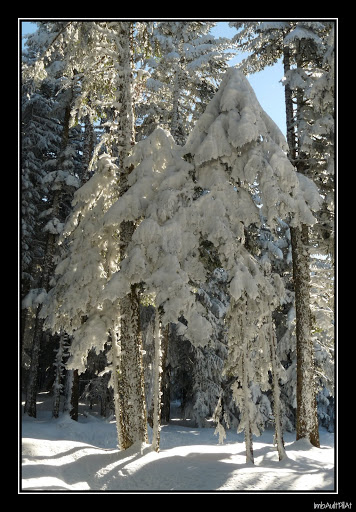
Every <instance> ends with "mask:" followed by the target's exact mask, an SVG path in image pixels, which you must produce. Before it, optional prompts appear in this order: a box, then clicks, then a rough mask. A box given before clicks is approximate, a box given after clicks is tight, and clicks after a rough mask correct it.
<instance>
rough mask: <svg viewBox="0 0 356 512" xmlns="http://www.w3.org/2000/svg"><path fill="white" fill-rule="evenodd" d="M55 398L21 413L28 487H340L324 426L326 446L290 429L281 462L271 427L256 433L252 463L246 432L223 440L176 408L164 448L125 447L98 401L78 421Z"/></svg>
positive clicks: (286, 489)
mask: <svg viewBox="0 0 356 512" xmlns="http://www.w3.org/2000/svg"><path fill="white" fill-rule="evenodd" d="M51 402H52V399H51V397H49V395H48V393H41V394H39V395H38V405H37V407H38V415H37V416H38V417H37V419H34V418H29V417H27V416H26V417H24V418H23V421H22V468H21V476H22V492H26V491H30V490H31V491H40V492H41V493H43V492H45V491H52V492H53V491H59V492H65V491H76V492H80V491H88V490H91V491H108V492H110V491H131V492H138V491H157V492H159V491H171V492H174V491H186V492H189V491H201V492H204V491H247V492H254V491H275V492H277V493H281V492H289V491H297V490H298V491H315V493H318V492H325V491H330V492H331V491H333V490H334V435H333V434H331V433H328V432H327V431H326V430H325V429H321V431H320V435H321V447H320V448H315V447H313V446H311V445H310V444H309V443H308V442H307V441H305V440H300V441H295V434H294V433H286V434H285V445H286V453H287V458H286V459H285V460H283V461H282V462H279V461H278V454H277V450H276V447H275V446H273V430H266V431H265V432H263V434H262V435H261V436H260V437H254V454H255V465H252V464H246V462H245V460H246V459H245V443H244V439H243V434H237V433H236V432H235V431H233V430H228V431H226V440H225V442H224V444H219V443H218V441H219V440H218V436H216V435H214V430H215V428H193V427H191V426H189V421H187V420H185V422H183V421H181V420H179V419H178V418H177V416H175V419H172V420H171V422H170V424H169V425H163V426H162V429H161V444H160V446H161V451H160V452H159V453H156V452H155V451H153V450H152V448H151V446H150V445H146V446H144V447H141V448H140V447H131V448H130V449H128V450H126V451H123V452H120V451H119V450H118V449H117V448H116V443H117V435H116V428H115V421H114V420H106V419H103V418H101V417H99V416H96V415H95V412H94V409H93V411H87V416H84V415H83V414H80V415H79V421H78V422H75V421H73V420H71V419H70V418H69V417H68V416H66V415H60V417H59V418H58V419H52V418H51V412H50V408H51ZM83 407H84V406H83V405H81V408H82V409H81V410H82V412H83ZM177 410H179V409H177ZM88 413H90V414H88ZM173 416H174V415H173ZM212 427H214V425H212ZM149 434H150V439H151V437H152V432H151V431H150V432H149ZM315 493H313V498H314V501H315V502H317V501H318V497H317V496H315Z"/></svg>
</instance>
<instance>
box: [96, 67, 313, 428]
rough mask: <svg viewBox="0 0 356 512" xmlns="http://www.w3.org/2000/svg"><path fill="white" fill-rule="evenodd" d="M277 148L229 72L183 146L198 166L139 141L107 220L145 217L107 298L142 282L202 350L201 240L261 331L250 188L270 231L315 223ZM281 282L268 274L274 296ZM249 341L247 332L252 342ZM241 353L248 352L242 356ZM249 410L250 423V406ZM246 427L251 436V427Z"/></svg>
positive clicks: (169, 145) (247, 91)
mask: <svg viewBox="0 0 356 512" xmlns="http://www.w3.org/2000/svg"><path fill="white" fill-rule="evenodd" d="M283 143H284V144H285V142H284V141H283V136H282V134H281V133H280V132H279V130H278V129H277V128H276V127H275V126H274V125H273V123H272V121H271V120H270V118H268V116H267V115H266V114H265V113H264V112H263V110H262V109H261V107H260V105H259V104H258V102H257V99H256V97H255V95H254V93H253V91H252V89H251V88H250V86H249V84H248V83H247V81H246V79H245V78H244V77H243V75H242V74H241V73H239V72H237V71H233V70H232V71H231V72H229V73H227V74H226V76H225V78H224V81H223V83H222V85H221V87H220V89H219V91H218V93H217V94H216V95H215V96H214V98H213V100H212V101H211V102H210V103H209V105H208V107H207V109H206V111H205V114H204V115H203V116H202V117H201V118H200V119H199V121H198V123H197V124H196V127H195V129H194V130H193V132H192V133H191V135H190V137H189V139H188V142H187V144H186V145H185V146H184V148H183V152H184V153H185V154H189V155H191V158H193V160H192V161H194V164H195V165H194V167H193V166H192V164H190V163H188V162H185V161H184V160H182V159H181V157H180V153H179V149H178V148H177V147H176V146H175V145H174V143H173V140H172V138H171V137H169V136H167V135H166V134H165V132H164V131H163V130H158V129H157V130H155V131H154V132H153V133H152V134H151V135H150V136H149V137H148V138H147V139H145V140H143V141H141V142H139V143H138V144H137V145H136V147H135V150H134V152H133V155H132V157H130V159H129V162H132V164H133V165H134V167H135V169H134V171H133V172H132V175H131V176H132V178H131V177H130V179H131V186H130V188H129V189H128V191H127V193H126V194H124V195H123V196H122V197H120V198H119V200H118V201H117V202H116V203H115V204H113V206H112V207H111V208H110V209H109V210H108V212H107V214H106V215H105V219H104V221H105V223H106V225H109V226H110V225H115V224H119V223H120V222H121V219H123V218H125V217H126V218H127V217H128V215H131V216H132V218H141V219H142V220H141V222H140V224H139V225H138V227H137V228H136V230H135V232H134V234H133V236H132V241H131V243H130V245H129V246H128V252H127V255H126V258H125V259H124V261H123V262H122V265H121V267H120V271H119V272H116V273H115V274H114V275H113V276H112V278H111V280H110V281H109V282H108V283H107V285H106V287H105V288H106V290H105V292H104V297H105V298H108V299H110V300H111V301H115V300H116V299H118V298H120V296H121V295H122V294H126V293H129V291H130V287H131V286H132V283H143V284H144V289H145V293H147V294H152V295H153V296H154V297H155V298H154V302H155V305H156V307H159V308H162V310H163V314H162V317H161V321H162V323H163V325H167V324H168V323H169V322H175V323H177V320H178V325H179V328H178V332H179V333H180V334H183V333H184V335H185V336H187V337H188V339H190V340H191V341H192V343H194V344H195V345H196V346H202V347H204V346H208V345H209V339H210V337H211V333H212V328H211V325H210V322H209V321H208V320H207V312H206V311H205V308H204V307H203V306H202V304H200V303H199V302H198V301H197V300H196V297H195V293H194V284H195V285H197V284H198V285H199V283H204V282H206V277H207V271H206V268H204V265H203V263H202V260H201V258H200V256H199V255H200V248H201V247H202V244H203V241H206V242H208V243H210V244H211V248H212V250H213V251H216V254H217V257H218V259H219V262H220V265H219V266H220V267H222V268H224V269H226V270H227V272H228V273H229V275H230V277H229V279H230V286H229V291H230V294H231V295H232V297H234V299H235V300H236V301H238V300H239V299H240V297H241V296H242V295H243V294H244V293H246V294H247V295H248V296H250V297H251V298H252V300H256V298H257V297H260V299H259V300H260V301H261V304H262V306H261V313H260V316H257V318H256V320H257V321H258V319H260V320H259V321H260V322H261V324H262V323H263V318H264V315H265V314H266V312H265V309H264V307H267V306H263V304H268V297H271V300H272V296H273V293H272V290H273V286H272V287H271V285H270V284H269V280H267V279H266V278H265V277H264V275H263V272H262V271H261V269H260V268H259V264H258V262H257V261H254V259H253V257H250V256H249V253H248V252H247V251H246V249H245V248H244V238H245V235H244V228H246V229H247V228H248V226H250V225H251V224H253V223H256V222H257V223H258V222H259V221H260V213H259V208H258V207H257V205H256V203H255V201H254V199H253V197H254V192H255V190H254V187H256V183H258V188H259V191H260V193H261V195H262V197H263V199H262V211H263V212H264V214H265V216H266V218H267V219H268V222H269V225H271V226H272V227H273V226H275V224H276V223H277V218H279V217H280V216H287V215H292V216H293V222H294V223H295V224H297V223H299V222H300V221H301V219H303V220H305V221H307V222H309V223H313V222H314V217H313V216H312V214H311V212H310V209H309V206H308V204H307V202H306V200H305V198H304V194H303V193H302V190H301V189H300V185H299V179H298V175H297V174H296V173H295V172H294V169H293V167H292V166H291V164H290V163H289V161H288V159H287V157H286V155H285V153H284V152H283V151H282V149H281V147H280V145H282V146H283ZM147 183H149V184H150V187H147ZM303 183H304V184H305V182H303ZM308 185H309V186H308V194H307V195H306V197H307V201H309V203H310V206H311V207H312V208H315V207H317V206H318V194H317V192H316V189H315V187H313V185H312V183H311V182H308ZM250 187H251V188H252V193H251V189H250ZM198 190H199V193H198V194H197V191H198ZM201 190H203V191H205V193H201V192H200V191H201ZM277 198H279V202H277V203H276V199H277ZM237 219H238V220H237ZM172 276H174V278H173V279H172ZM277 278H278V276H274V277H273V279H274V282H275V287H276V289H278V293H277V296H279V293H281V290H280V280H278V279H277ZM167 279H168V281H167ZM260 294H261V295H260ZM268 307H270V305H269V304H268ZM243 311H244V310H243ZM261 315H262V316H261ZM182 319H184V321H183V320H182ZM257 328H258V323H257V324H256V329H257ZM256 332H257V331H256ZM255 336H256V333H255V334H253V335H252V334H251V339H253V340H254V338H255ZM246 339H247V337H246ZM271 346H272V345H268V347H269V348H268V357H269V361H271V358H270V350H271ZM244 350H245V352H246V354H247V353H248V349H247V348H246V347H245V348H244ZM235 355H236V354H235ZM232 360H234V361H235V359H234V358H233V359H232ZM249 364H250V365H251V363H250V361H246V364H245V365H244V367H243V372H244V374H243V375H244V380H245V387H244V388H243V390H244V392H245V393H247V395H246V398H245V402H244V403H245V404H249V400H248V399H247V397H248V394H249V393H250V391H249V389H250V388H249V387H248V389H246V385H248V386H249V385H250V382H251V383H252V382H253V376H254V375H253V372H252V373H250V374H248V373H246V372H247V371H248V365H249ZM246 407H247V405H246ZM245 413H246V414H247V416H246V418H248V419H249V421H250V415H249V414H248V411H247V409H245V410H244V414H245ZM246 425H247V427H246V429H247V430H246V432H247V435H248V433H249V431H250V429H251V428H252V427H250V428H249V427H248V423H246ZM251 431H252V430H251Z"/></svg>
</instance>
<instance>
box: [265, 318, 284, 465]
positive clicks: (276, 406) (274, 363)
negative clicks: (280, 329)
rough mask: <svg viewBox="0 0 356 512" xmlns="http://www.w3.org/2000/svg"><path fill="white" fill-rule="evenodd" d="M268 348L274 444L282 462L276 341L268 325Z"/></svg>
mask: <svg viewBox="0 0 356 512" xmlns="http://www.w3.org/2000/svg"><path fill="white" fill-rule="evenodd" d="M269 334H270V336H269V339H270V347H271V367H272V387H273V414H274V425H275V427H274V428H275V442H276V444H277V450H278V458H279V460H283V459H284V458H285V457H286V456H287V455H286V452H285V449H284V440H283V431H282V421H281V401H280V391H279V372H278V365H279V361H278V360H277V339H276V333H275V330H274V326H273V325H272V323H271V325H270V333H269Z"/></svg>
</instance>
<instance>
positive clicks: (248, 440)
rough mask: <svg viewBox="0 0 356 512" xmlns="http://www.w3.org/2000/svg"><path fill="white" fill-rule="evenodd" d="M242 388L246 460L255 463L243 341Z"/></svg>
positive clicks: (246, 350)
mask: <svg viewBox="0 0 356 512" xmlns="http://www.w3.org/2000/svg"><path fill="white" fill-rule="evenodd" d="M242 358H243V361H242V368H243V370H242V371H243V377H242V378H243V388H244V409H245V411H244V412H245V446H246V462H251V463H252V464H254V463H255V461H254V456H253V441H252V431H251V420H250V400H251V396H250V393H249V376H248V366H247V360H248V348H247V343H245V348H244V353H243V356H242Z"/></svg>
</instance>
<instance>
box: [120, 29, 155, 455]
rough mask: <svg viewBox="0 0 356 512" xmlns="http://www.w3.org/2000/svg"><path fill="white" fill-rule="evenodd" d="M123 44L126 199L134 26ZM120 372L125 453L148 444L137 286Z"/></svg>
mask: <svg viewBox="0 0 356 512" xmlns="http://www.w3.org/2000/svg"><path fill="white" fill-rule="evenodd" d="M118 28H119V40H120V52H121V62H120V71H119V76H120V83H119V88H118V91H117V97H118V98H117V99H118V101H119V103H120V104H121V105H122V109H121V111H120V115H119V117H118V119H117V121H118V164H119V165H118V167H119V171H120V178H119V179H120V183H119V194H120V196H121V195H123V194H124V193H125V192H126V191H127V190H128V188H129V185H128V176H129V174H130V172H131V171H132V170H133V168H132V167H131V166H130V167H127V166H126V164H125V160H126V158H127V156H128V155H129V153H130V150H131V146H132V145H133V144H134V143H135V131H134V114H133V101H132V62H131V61H132V44H133V43H132V31H133V26H132V23H130V22H121V23H119V24H118ZM134 230H135V223H134V222H132V221H124V222H122V223H121V225H120V232H119V243H120V260H123V259H124V257H125V254H126V250H127V247H128V244H129V243H130V242H131V239H132V235H133V233H134ZM119 316H120V332H119V348H120V359H119V361H118V362H119V372H118V371H115V372H114V378H118V382H117V384H116V386H117V390H118V394H117V400H118V404H117V406H116V408H117V412H118V414H119V415H120V417H119V418H116V420H117V422H118V425H117V430H118V438H119V442H120V448H121V449H122V450H125V449H127V448H129V447H130V446H131V445H132V444H134V443H136V442H140V443H147V416H146V403H145V392H144V372H143V361H142V336H141V325H140V300H139V290H138V287H137V286H132V287H131V292H130V293H129V294H128V295H126V297H124V298H123V299H120V304H119Z"/></svg>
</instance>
